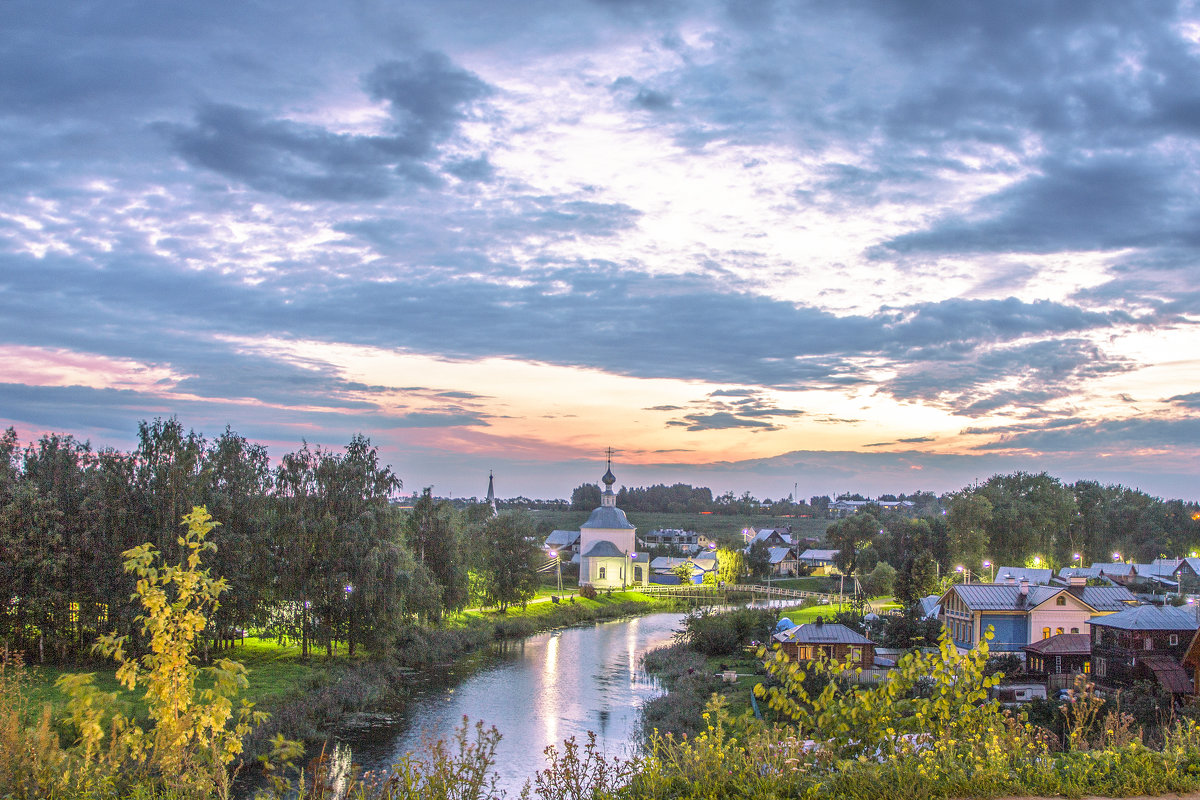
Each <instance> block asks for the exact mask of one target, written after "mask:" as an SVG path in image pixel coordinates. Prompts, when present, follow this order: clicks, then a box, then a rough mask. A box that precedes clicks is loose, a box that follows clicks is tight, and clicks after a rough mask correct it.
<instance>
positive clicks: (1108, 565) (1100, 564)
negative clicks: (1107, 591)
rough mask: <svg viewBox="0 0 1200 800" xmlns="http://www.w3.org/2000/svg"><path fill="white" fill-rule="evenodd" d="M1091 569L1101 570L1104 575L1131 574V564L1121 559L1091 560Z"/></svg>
mask: <svg viewBox="0 0 1200 800" xmlns="http://www.w3.org/2000/svg"><path fill="white" fill-rule="evenodd" d="M1092 569H1099V570H1103V571H1104V574H1105V575H1132V574H1133V565H1132V564H1125V563H1123V562H1121V561H1093V562H1092Z"/></svg>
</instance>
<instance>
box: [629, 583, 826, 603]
mask: <svg viewBox="0 0 1200 800" xmlns="http://www.w3.org/2000/svg"><path fill="white" fill-rule="evenodd" d="M630 588H631V589H632V590H634V591H638V592H642V593H644V594H652V595H658V596H666V597H687V598H713V599H716V598H724V597H726V596H727V595H730V594H750V595H754V596H755V597H762V598H766V599H769V600H806V599H808V598H810V597H812V598H816V600H817V602H818V603H820V602H822V601H824V602H825V603H837V602H839V601H843V602H844V601H845V600H846V597H845V596H839V595H836V594H828V593H825V592H806V591H802V590H800V589H785V588H783V587H781V586H763V585H760V584H751V583H734V584H726V585H724V586H713V585H712V584H703V583H681V584H674V585H667V584H651V585H650V586H631V587H630Z"/></svg>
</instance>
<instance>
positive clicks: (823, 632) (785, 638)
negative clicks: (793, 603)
mask: <svg viewBox="0 0 1200 800" xmlns="http://www.w3.org/2000/svg"><path fill="white" fill-rule="evenodd" d="M771 638H772V639H774V640H775V641H777V642H795V643H797V644H875V643H874V642H872V641H871V640H870V639H868V638H867V637H865V636H863V635H862V634H861V633H856V632H855V631H852V630H850V629H849V628H847V627H846V626H845V625H842V624H841V623H838V622H825V623H822V624H820V625H818V624H817V623H815V622H806V623H804V624H803V625H797V626H796V627H794V628H791V629H790V630H786V631H781V632H779V633H777V634H775V635H774V636H772V637H771Z"/></svg>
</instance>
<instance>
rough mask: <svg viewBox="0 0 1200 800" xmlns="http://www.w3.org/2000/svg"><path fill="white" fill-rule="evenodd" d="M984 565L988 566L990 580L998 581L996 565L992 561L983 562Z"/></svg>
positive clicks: (992, 581)
mask: <svg viewBox="0 0 1200 800" xmlns="http://www.w3.org/2000/svg"><path fill="white" fill-rule="evenodd" d="M983 565H984V566H985V567H987V568H988V580H989V581H990V582H991V583H995V582H996V565H995V564H993V563H992V562H990V561H985V562H983Z"/></svg>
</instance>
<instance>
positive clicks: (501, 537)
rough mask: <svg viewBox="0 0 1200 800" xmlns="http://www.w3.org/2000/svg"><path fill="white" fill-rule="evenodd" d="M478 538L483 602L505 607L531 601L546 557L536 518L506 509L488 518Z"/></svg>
mask: <svg viewBox="0 0 1200 800" xmlns="http://www.w3.org/2000/svg"><path fill="white" fill-rule="evenodd" d="M477 536H478V538H477V539H476V542H475V548H474V549H475V555H476V562H477V564H478V566H479V572H480V575H481V577H482V583H481V588H482V593H483V598H484V602H485V603H486V604H487V605H489V606H495V607H496V608H498V609H499V610H500V611H505V610H506V609H507V608H508V607H509V606H510V605H513V604H516V603H524V602H526V601H528V600H529V599H530V598H531V597H533V595H534V594H535V593H536V591H537V562H538V561H541V560H544V555H543V554H542V551H541V550H540V549H538V547H537V545H536V544H534V540H535V538H536V537H535V528H534V524H533V519H532V518H531V517H530V516H529V514H528V513H527V512H524V511H506V512H504V513H502V514H500V515H499V516H497V517H494V518H492V519H489V520H487V522H485V523H484V524H483V526H482V528H481V529H480V530H479V533H478V535H477Z"/></svg>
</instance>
